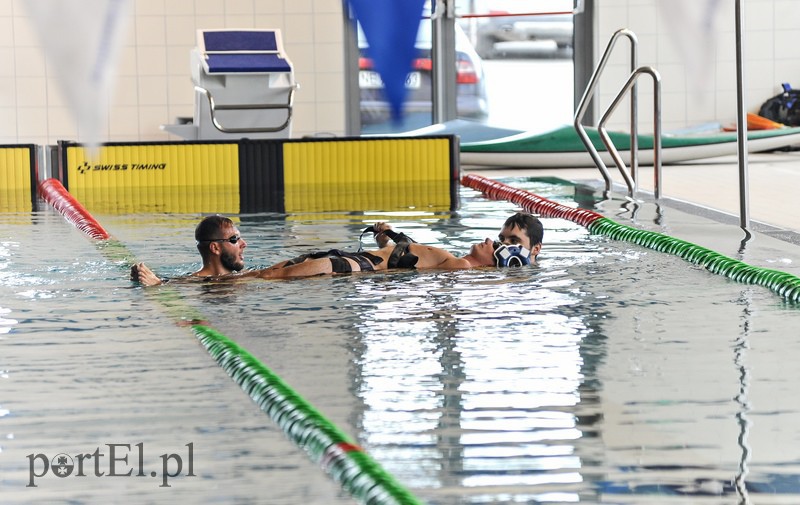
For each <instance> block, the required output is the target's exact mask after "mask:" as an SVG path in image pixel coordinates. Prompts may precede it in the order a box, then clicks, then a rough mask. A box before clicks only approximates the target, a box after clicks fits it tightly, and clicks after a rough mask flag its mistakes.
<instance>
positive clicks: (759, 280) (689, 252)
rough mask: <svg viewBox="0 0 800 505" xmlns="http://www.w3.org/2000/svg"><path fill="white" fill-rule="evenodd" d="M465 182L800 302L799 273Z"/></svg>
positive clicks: (476, 180)
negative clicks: (733, 256) (747, 260)
mask: <svg viewBox="0 0 800 505" xmlns="http://www.w3.org/2000/svg"><path fill="white" fill-rule="evenodd" d="M461 184H463V185H464V186H467V187H470V188H472V189H476V190H478V191H481V192H482V193H484V194H485V195H486V196H488V197H490V198H493V199H496V200H508V201H510V202H512V203H515V204H517V205H520V206H521V207H523V208H525V209H526V210H528V211H529V212H532V213H535V214H538V215H540V216H543V217H558V218H562V219H567V220H569V221H572V222H574V223H577V224H580V225H581V226H585V227H586V228H587V229H588V230H589V232H590V233H593V234H597V235H604V236H606V237H609V238H611V239H614V240H624V241H627V242H633V243H634V244H637V245H640V246H642V247H647V248H649V249H654V250H656V251H659V252H664V253H668V254H672V255H675V256H678V257H680V258H683V259H685V260H686V261H689V262H691V263H694V264H697V265H701V266H703V267H705V268H706V269H707V270H708V271H710V272H712V273H715V274H719V275H724V276H725V277H727V278H729V279H731V280H734V281H736V282H742V283H745V284H755V285H759V286H764V287H766V288H768V289H770V290H771V291H773V292H774V293H777V294H778V295H780V296H781V297H783V299H784V300H786V301H789V302H800V277H797V276H796V275H792V274H790V273H787V272H781V271H779V270H773V269H769V268H761V267H756V266H753V265H749V264H747V263H744V262H742V261H739V260H737V259H733V258H730V257H728V256H725V255H723V254H720V253H718V252H715V251H712V250H711V249H706V248H705V247H701V246H699V245H696V244H693V243H691V242H687V241H685V240H681V239H678V238H675V237H671V236H669V235H664V234H662V233H658V232H654V231H648V230H640V229H637V228H633V227H631V226H627V225H622V224H619V223H617V222H615V221H612V220H611V219H608V218H606V217H604V216H603V215H601V214H598V213H597V212H594V211H591V210H588V209H576V208H572V207H567V206H566V205H562V204H560V203H556V202H553V201H552V200H548V199H546V198H543V197H541V196H538V195H535V194H533V193H531V192H529V191H525V190H523V189H518V188H514V187H511V186H508V185H507V184H503V183H501V182H498V181H495V180H492V179H489V178H487V177H483V176H480V175H475V174H469V175H465V176H464V177H462V178H461Z"/></svg>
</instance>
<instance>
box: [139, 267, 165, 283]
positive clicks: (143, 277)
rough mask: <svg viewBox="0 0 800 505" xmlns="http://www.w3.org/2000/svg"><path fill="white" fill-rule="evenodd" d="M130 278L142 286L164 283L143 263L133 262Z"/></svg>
mask: <svg viewBox="0 0 800 505" xmlns="http://www.w3.org/2000/svg"><path fill="white" fill-rule="evenodd" d="M131 280H132V281H133V282H138V283H139V284H141V285H142V286H158V285H159V284H163V283H164V281H162V280H161V279H159V278H158V276H157V275H156V274H154V273H153V271H152V270H150V268H148V266H147V265H145V264H144V263H134V264H133V266H131Z"/></svg>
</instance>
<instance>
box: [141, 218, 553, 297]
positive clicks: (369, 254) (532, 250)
mask: <svg viewBox="0 0 800 505" xmlns="http://www.w3.org/2000/svg"><path fill="white" fill-rule="evenodd" d="M367 231H371V232H373V233H374V236H375V240H376V242H377V244H378V246H379V247H380V249H378V250H374V251H361V250H360V249H359V251H358V252H347V251H342V250H339V249H331V250H328V251H319V252H314V253H309V254H304V255H302V256H298V257H296V258H292V259H290V260H287V261H282V262H280V263H277V264H276V265H273V266H271V267H269V268H265V269H259V270H248V271H246V272H242V273H239V272H240V271H241V270H242V268H243V267H244V254H243V251H244V248H245V247H246V246H247V243H246V242H245V241H244V239H242V238H241V236H240V235H239V231H238V230H237V229H236V227H235V226H234V224H233V222H232V221H231V220H230V219H228V218H224V217H221V216H210V217H207V218H205V219H204V220H203V221H202V222H201V223H200V224H199V225H198V226H197V229H196V230H195V239H196V240H197V248H198V250H199V251H200V254H201V256H202V257H203V268H201V269H200V270H198V271H197V272H195V273H193V274H191V275H190V277H199V278H204V279H208V280H212V279H213V280H222V279H227V278H240V277H255V278H261V279H285V278H292V277H311V276H316V275H326V274H339V273H350V272H359V271H382V270H392V269H402V268H406V269H407V268H416V269H442V270H456V269H468V268H476V267H490V266H499V267H508V266H524V265H529V264H531V263H532V262H535V258H536V255H537V254H538V253H539V251H540V250H541V247H542V234H543V231H542V224H541V222H540V221H539V219H537V218H536V217H534V216H532V215H530V214H524V213H517V214H514V215H513V216H511V217H510V218H508V219H507V220H506V222H505V223H504V224H503V228H502V230H501V231H500V234H499V235H498V239H499V241H497V242H495V241H492V240H491V239H489V238H487V239H486V240H484V241H483V242H478V243H477V244H474V245H473V246H472V247H471V248H470V251H469V253H468V254H467V255H465V256H463V257H456V256H454V255H453V254H451V253H450V252H448V251H445V250H444V249H441V248H438V247H433V246H427V245H423V244H418V243H416V242H414V241H413V240H411V239H410V238H409V237H407V236H406V235H405V234H403V233H396V232H394V231H393V230H392V229H391V226H389V225H388V224H386V223H376V224H375V225H374V226H371V227H369V228H367V230H365V232H367ZM362 235H363V234H362ZM390 240H391V241H393V242H394V245H393V246H390V244H389V241H390ZM131 280H133V281H138V282H139V283H141V284H143V285H145V286H152V285H157V284H162V283H163V282H165V281H164V280H162V279H160V278H159V277H158V276H156V275H155V274H154V273H153V272H152V271H151V270H150V269H149V268H148V267H147V266H146V265H144V264H143V263H137V264H135V265H133V266H132V267H131Z"/></svg>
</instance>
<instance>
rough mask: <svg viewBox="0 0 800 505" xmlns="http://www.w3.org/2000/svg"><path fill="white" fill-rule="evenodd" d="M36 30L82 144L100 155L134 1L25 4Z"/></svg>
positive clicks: (33, 0) (64, 0) (39, 0)
mask: <svg viewBox="0 0 800 505" xmlns="http://www.w3.org/2000/svg"><path fill="white" fill-rule="evenodd" d="M22 4H23V5H24V6H25V7H26V8H27V9H28V12H29V15H30V17H31V21H32V22H33V25H34V29H35V30H36V32H38V34H39V37H40V39H41V41H42V45H43V46H44V50H45V53H46V55H47V59H48V63H49V64H50V65H52V67H51V68H53V69H54V70H55V72H56V73H57V77H58V83H59V86H60V89H61V92H62V94H63V96H64V99H65V100H66V102H67V104H68V105H69V108H70V109H71V110H72V113H73V115H74V116H75V119H76V121H77V123H78V131H79V137H80V138H79V139H78V140H79V141H81V142H83V143H85V144H87V145H88V146H89V148H90V151H96V148H97V146H98V145H99V144H100V142H102V141H104V140H107V139H106V138H105V136H104V135H102V133H101V128H102V125H103V123H104V122H105V121H106V120H107V117H108V104H109V100H110V95H111V88H112V83H113V75H114V70H115V68H116V61H117V56H118V53H119V47H120V45H121V44H122V41H123V35H124V33H125V30H126V29H127V25H128V20H129V19H130V17H131V12H132V10H131V6H132V0H25V2H22Z"/></svg>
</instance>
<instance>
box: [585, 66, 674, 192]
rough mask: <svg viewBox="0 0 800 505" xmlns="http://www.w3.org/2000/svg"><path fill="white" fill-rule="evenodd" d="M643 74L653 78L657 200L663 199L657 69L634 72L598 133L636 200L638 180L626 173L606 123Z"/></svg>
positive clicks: (633, 155) (633, 154)
mask: <svg viewBox="0 0 800 505" xmlns="http://www.w3.org/2000/svg"><path fill="white" fill-rule="evenodd" d="M643 74H648V75H650V77H652V78H653V167H654V170H653V188H654V195H655V198H656V200H658V199H660V198H661V75H660V74H659V73H658V71H657V70H656V69H654V68H653V67H639V68H637V69H636V70H634V71H633V72H632V73H631V75H630V77H628V80H627V81H626V82H625V84H624V85H623V86H622V88H621V89H620V90H619V93H617V96H616V97H615V98H614V100H613V101H612V102H611V105H609V106H608V108H607V109H606V112H605V113H604V114H603V117H602V118H601V119H600V123H598V126H597V131H598V133H599V134H600V139H601V140H602V141H603V144H605V146H606V148H607V149H608V152H609V154H610V155H611V158H612V159H613V160H614V163H615V164H616V165H617V168H619V171H620V173H621V174H622V176H623V178H624V179H625V183H626V184H627V185H628V196H629V197H630V198H636V191H637V185H636V182H637V181H636V179H633V180H631V178H630V177H629V176H628V174H627V173H626V172H625V168H626V167H625V162H624V161H623V159H622V156H620V154H619V151H618V150H617V148H616V146H615V145H614V142H613V141H612V140H611V137H610V136H609V135H608V131H607V130H606V122H607V121H608V119H609V118H610V117H611V114H613V112H614V110H615V109H616V108H617V107H618V106H619V104H620V102H621V101H622V99H623V98H624V96H625V94H626V93H627V92H628V91H629V90H630V89H631V88H632V87H633V86H635V85H636V80H637V79H638V78H639V77H640V76H641V75H643ZM638 149H639V146H638V145H637V146H636V149H635V150H634V146H633V145H631V167H633V164H634V160H637V159H638V156H639V152H638Z"/></svg>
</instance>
